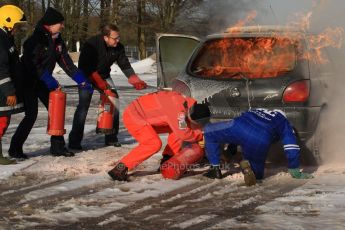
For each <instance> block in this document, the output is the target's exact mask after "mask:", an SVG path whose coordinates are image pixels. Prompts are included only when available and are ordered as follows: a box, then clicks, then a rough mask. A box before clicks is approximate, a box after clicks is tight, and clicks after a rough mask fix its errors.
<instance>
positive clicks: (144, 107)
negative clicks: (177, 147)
mask: <svg viewBox="0 0 345 230" xmlns="http://www.w3.org/2000/svg"><path fill="white" fill-rule="evenodd" d="M195 102H196V101H195V100H194V99H193V98H190V97H185V96H183V95H182V94H180V93H177V92H174V91H159V92H155V93H149V94H146V95H144V96H141V97H139V98H137V99H136V100H134V101H133V102H132V103H131V104H130V105H129V106H128V107H127V108H126V110H127V112H128V113H126V115H127V116H131V120H132V121H134V122H135V124H133V125H138V126H142V125H145V124H150V125H151V126H152V127H153V128H154V129H155V130H156V131H157V132H158V133H170V132H173V133H174V134H175V135H176V137H177V138H180V139H181V140H182V141H187V142H194V141H199V140H202V132H201V130H200V129H198V128H194V127H193V128H194V129H191V124H190V123H189V122H188V121H187V112H188V109H189V108H190V107H191V106H192V105H193V104H194V103H195Z"/></svg>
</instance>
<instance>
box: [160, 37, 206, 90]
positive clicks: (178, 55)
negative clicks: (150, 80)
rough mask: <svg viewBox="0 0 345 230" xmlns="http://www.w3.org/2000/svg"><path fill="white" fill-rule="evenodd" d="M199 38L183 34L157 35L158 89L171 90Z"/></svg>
mask: <svg viewBox="0 0 345 230" xmlns="http://www.w3.org/2000/svg"><path fill="white" fill-rule="evenodd" d="M199 43H200V40H199V38H197V37H194V36H189V35H183V34H157V36H156V48H157V51H156V52H157V87H158V88H159V89H164V88H171V85H172V81H173V80H174V79H175V78H176V77H177V75H178V74H179V73H180V72H181V70H182V69H183V68H184V67H185V65H186V64H187V61H188V60H189V57H190V56H191V54H192V52H193V50H194V49H195V48H196V46H197V45H198V44H199Z"/></svg>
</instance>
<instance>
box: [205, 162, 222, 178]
mask: <svg viewBox="0 0 345 230" xmlns="http://www.w3.org/2000/svg"><path fill="white" fill-rule="evenodd" d="M204 176H205V177H208V178H211V179H222V178H223V176H222V172H221V171H220V168H219V165H216V166H213V165H211V167H210V169H209V170H208V171H207V173H205V174H204Z"/></svg>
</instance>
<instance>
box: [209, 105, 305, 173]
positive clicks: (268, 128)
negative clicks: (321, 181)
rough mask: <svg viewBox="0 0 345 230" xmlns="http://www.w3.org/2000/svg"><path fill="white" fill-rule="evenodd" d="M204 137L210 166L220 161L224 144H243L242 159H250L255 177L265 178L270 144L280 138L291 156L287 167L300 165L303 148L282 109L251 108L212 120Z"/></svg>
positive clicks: (287, 153)
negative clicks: (231, 116) (224, 118)
mask: <svg viewBox="0 0 345 230" xmlns="http://www.w3.org/2000/svg"><path fill="white" fill-rule="evenodd" d="M204 137H205V149H206V156H207V158H208V160H209V161H210V163H211V165H219V164H220V154H221V147H222V146H223V144H225V143H228V144H235V145H240V146H241V147H242V152H243V158H244V159H246V160H248V161H249V162H250V164H251V167H252V170H253V172H254V173H255V176H256V178H257V179H262V178H263V176H264V167H265V160H266V157H267V153H268V150H269V147H270V145H271V143H272V142H274V141H275V140H277V139H280V140H281V142H282V143H283V145H284V152H285V154H286V156H287V158H288V168H298V167H299V154H300V148H299V146H298V144H297V141H296V137H295V134H294V132H293V129H292V127H291V125H290V123H289V121H288V120H287V119H286V117H285V116H284V113H283V112H282V111H279V110H275V111H270V110H266V109H252V110H249V111H248V112H245V113H243V114H242V115H241V116H240V117H238V118H235V119H234V120H230V121H226V122H217V123H210V124H208V125H206V127H205V128H204Z"/></svg>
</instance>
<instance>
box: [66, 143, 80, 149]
mask: <svg viewBox="0 0 345 230" xmlns="http://www.w3.org/2000/svg"><path fill="white" fill-rule="evenodd" d="M68 148H69V149H73V150H83V147H81V145H80V144H71V143H69V144H68Z"/></svg>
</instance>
